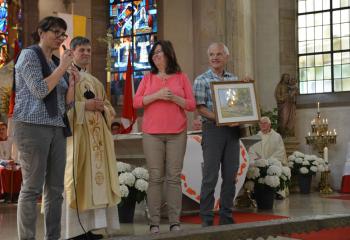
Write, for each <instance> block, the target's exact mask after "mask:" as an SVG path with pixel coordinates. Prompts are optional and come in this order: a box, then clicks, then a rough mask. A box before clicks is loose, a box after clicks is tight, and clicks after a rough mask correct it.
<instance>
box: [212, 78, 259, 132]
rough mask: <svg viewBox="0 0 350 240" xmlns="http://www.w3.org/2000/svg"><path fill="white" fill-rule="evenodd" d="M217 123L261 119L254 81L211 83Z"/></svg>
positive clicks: (249, 121)
mask: <svg viewBox="0 0 350 240" xmlns="http://www.w3.org/2000/svg"><path fill="white" fill-rule="evenodd" d="M211 91H212V98H213V104H214V112H215V117H216V124H217V125H218V126H220V125H229V124H231V123H252V122H257V121H259V119H260V110H259V105H258V101H257V99H256V94H255V85H254V82H253V81H250V82H244V81H222V82H212V83H211Z"/></svg>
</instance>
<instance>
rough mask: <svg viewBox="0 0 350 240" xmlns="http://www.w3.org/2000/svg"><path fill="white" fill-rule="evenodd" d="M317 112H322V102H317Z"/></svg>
mask: <svg viewBox="0 0 350 240" xmlns="http://www.w3.org/2000/svg"><path fill="white" fill-rule="evenodd" d="M317 112H318V113H319V112H320V102H317Z"/></svg>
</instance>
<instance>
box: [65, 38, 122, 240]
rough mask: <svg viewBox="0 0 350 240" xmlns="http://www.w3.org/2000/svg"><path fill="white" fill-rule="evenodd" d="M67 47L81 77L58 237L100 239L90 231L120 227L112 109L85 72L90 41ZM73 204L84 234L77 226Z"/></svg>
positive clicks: (75, 41)
mask: <svg viewBox="0 0 350 240" xmlns="http://www.w3.org/2000/svg"><path fill="white" fill-rule="evenodd" d="M70 47H71V50H73V56H74V57H73V62H74V64H75V66H76V67H77V68H78V70H79V71H80V80H79V81H78V82H77V83H76V86H75V103H74V107H72V108H71V109H70V110H69V111H68V118H69V121H70V125H71V128H72V131H73V136H72V137H69V138H68V139H67V165H66V171H65V201H64V206H63V216H62V234H61V236H62V237H63V238H64V239H68V238H73V237H74V239H86V237H87V236H86V235H88V237H89V239H99V238H101V237H102V236H98V235H96V234H93V233H92V232H91V230H95V229H100V228H106V229H107V233H111V232H112V231H113V230H116V229H119V218H118V209H117V204H118V203H119V202H120V200H121V195H120V190H119V180H118V173H117V166H116V156H115V152H114V142H113V138H112V134H111V131H110V126H111V122H112V118H113V117H114V116H115V111H114V109H113V107H112V106H111V104H110V102H109V101H108V100H107V98H106V94H105V90H104V86H103V85H102V83H101V82H100V81H99V80H98V79H96V78H95V77H94V76H92V75H91V74H89V73H87V72H86V67H87V65H88V64H89V63H90V59H91V44H90V41H89V40H88V39H86V38H84V37H76V38H73V39H72V41H71V44H70ZM73 171H74V174H73ZM76 196H77V197H76ZM77 207H78V209H79V217H80V220H81V223H82V225H83V227H84V230H85V232H87V234H85V233H84V230H83V229H82V227H81V226H80V224H79V221H78V214H77Z"/></svg>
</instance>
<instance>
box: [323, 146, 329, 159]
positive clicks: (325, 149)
mask: <svg viewBox="0 0 350 240" xmlns="http://www.w3.org/2000/svg"><path fill="white" fill-rule="evenodd" d="M323 159H324V160H325V161H326V162H327V161H328V148H327V147H324V149H323Z"/></svg>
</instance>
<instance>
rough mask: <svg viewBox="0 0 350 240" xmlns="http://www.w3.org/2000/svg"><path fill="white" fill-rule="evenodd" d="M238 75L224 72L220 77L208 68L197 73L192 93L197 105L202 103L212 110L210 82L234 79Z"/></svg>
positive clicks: (236, 78)
mask: <svg viewBox="0 0 350 240" xmlns="http://www.w3.org/2000/svg"><path fill="white" fill-rule="evenodd" d="M236 80H238V77H237V76H235V75H233V74H231V73H229V72H226V71H225V72H224V74H223V76H222V77H219V76H218V75H217V74H215V73H214V72H213V70H211V69H209V70H208V71H206V72H205V73H203V74H201V75H199V76H198V77H197V78H196V79H195V80H194V84H193V94H194V97H195V99H196V104H197V105H204V106H205V107H207V108H208V109H209V110H210V111H213V100H212V96H211V88H210V83H211V82H218V81H236Z"/></svg>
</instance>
